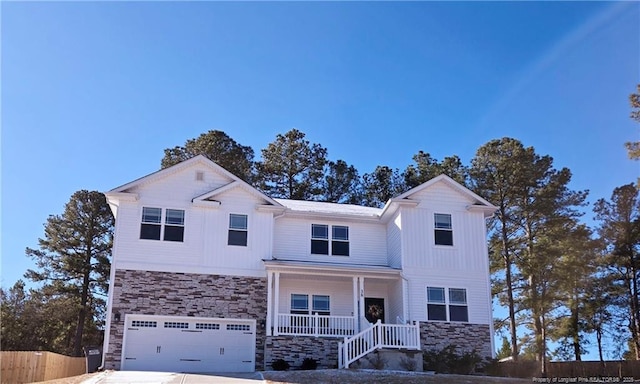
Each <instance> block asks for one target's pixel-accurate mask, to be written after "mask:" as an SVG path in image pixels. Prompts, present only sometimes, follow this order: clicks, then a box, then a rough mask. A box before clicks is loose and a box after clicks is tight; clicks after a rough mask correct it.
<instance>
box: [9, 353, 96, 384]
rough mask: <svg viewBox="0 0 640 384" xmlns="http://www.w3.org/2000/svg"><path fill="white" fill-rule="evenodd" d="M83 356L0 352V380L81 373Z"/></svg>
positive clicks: (42, 378) (31, 379)
mask: <svg viewBox="0 0 640 384" xmlns="http://www.w3.org/2000/svg"><path fill="white" fill-rule="evenodd" d="M86 361H87V360H86V359H85V358H84V357H69V356H64V355H59V354H57V353H53V352H13V351H12V352H4V351H3V352H0V380H1V382H2V383H3V384H4V383H7V384H9V383H11V384H14V383H15V384H17V383H33V382H37V381H45V380H53V379H60V378H64V377H70V376H77V375H82V374H84V373H86V372H87V362H86Z"/></svg>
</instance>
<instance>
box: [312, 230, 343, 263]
mask: <svg viewBox="0 0 640 384" xmlns="http://www.w3.org/2000/svg"><path fill="white" fill-rule="evenodd" d="M329 233H331V237H329ZM329 244H331V248H329ZM311 254H313V255H333V256H349V227H347V226H344V225H332V226H331V232H329V226H328V225H326V224H311Z"/></svg>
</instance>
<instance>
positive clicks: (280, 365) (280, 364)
mask: <svg viewBox="0 0 640 384" xmlns="http://www.w3.org/2000/svg"><path fill="white" fill-rule="evenodd" d="M290 367H291V366H290V365H289V363H287V362H286V361H285V360H284V359H278V360H275V361H274V362H272V363H271V368H273V370H274V371H286V370H288V369H289V368H290Z"/></svg>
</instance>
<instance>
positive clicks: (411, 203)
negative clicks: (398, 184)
mask: <svg viewBox="0 0 640 384" xmlns="http://www.w3.org/2000/svg"><path fill="white" fill-rule="evenodd" d="M418 204H420V202H419V201H417V200H409V199H399V198H393V199H389V201H387V204H385V205H384V208H383V209H382V213H381V214H380V218H381V219H382V220H383V221H384V222H387V220H388V219H389V218H390V217H392V216H393V214H394V213H395V212H396V211H397V210H398V208H400V207H415V206H417V205H418Z"/></svg>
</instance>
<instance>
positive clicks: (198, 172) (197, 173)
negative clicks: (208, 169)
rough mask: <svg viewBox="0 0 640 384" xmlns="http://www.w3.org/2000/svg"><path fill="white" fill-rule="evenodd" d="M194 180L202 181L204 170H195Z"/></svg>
mask: <svg viewBox="0 0 640 384" xmlns="http://www.w3.org/2000/svg"><path fill="white" fill-rule="evenodd" d="M196 180H198V181H203V180H204V172H202V171H197V172H196Z"/></svg>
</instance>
